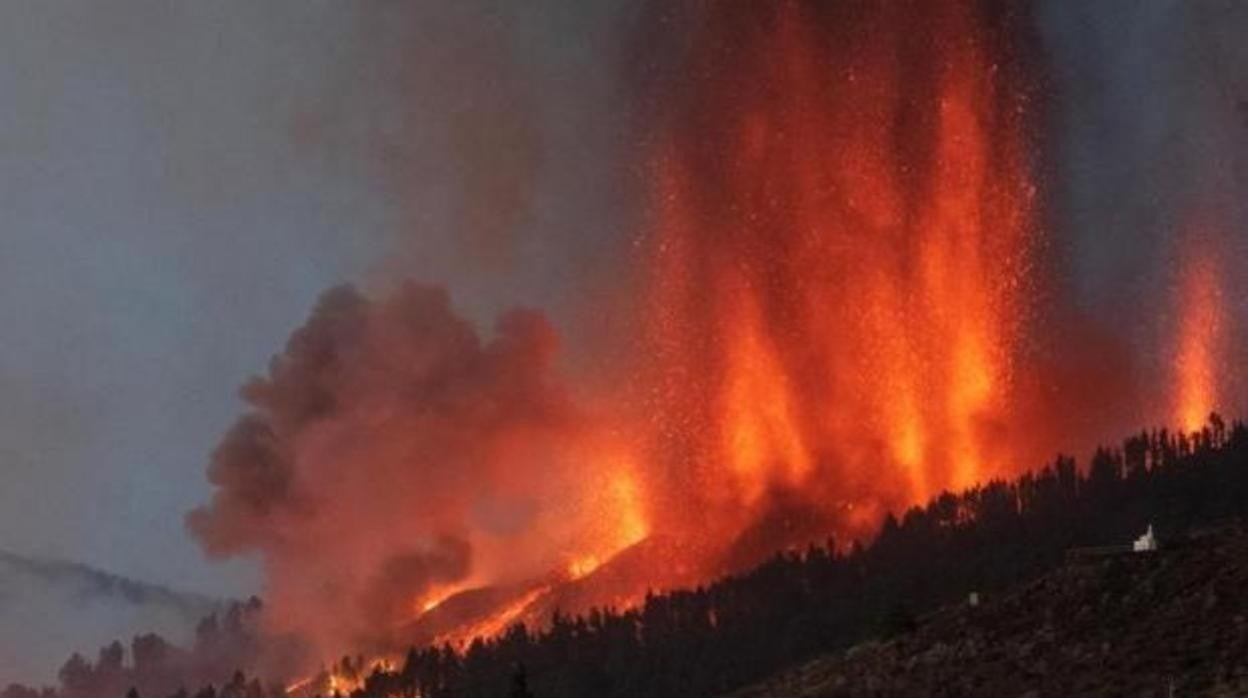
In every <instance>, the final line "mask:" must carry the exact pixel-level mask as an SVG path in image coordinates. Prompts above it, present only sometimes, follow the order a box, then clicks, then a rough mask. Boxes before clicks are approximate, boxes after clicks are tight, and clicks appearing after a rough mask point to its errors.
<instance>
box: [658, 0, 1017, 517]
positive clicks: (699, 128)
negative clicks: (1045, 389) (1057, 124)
mask: <svg viewBox="0 0 1248 698" xmlns="http://www.w3.org/2000/svg"><path fill="white" fill-rule="evenodd" d="M710 7H711V8H712V9H709V10H708V11H707V14H708V15H709V16H708V17H706V18H705V19H706V21H705V22H704V25H703V26H702V28H701V29H700V34H699V35H698V37H695V38H694V39H692V40H691V41H693V44H692V48H691V49H690V56H691V58H690V59H689V60H690V63H691V65H690V66H689V70H690V72H691V73H694V74H696V76H697V77H695V78H691V79H690V82H691V83H692V84H686V83H681V84H680V88H681V91H680V92H679V93H678V94H674V95H673V96H672V100H673V101H674V102H677V103H680V104H682V105H685V110H684V111H680V110H676V112H675V113H673V114H670V115H669V117H668V120H667V121H666V122H665V131H664V137H663V138H660V139H658V141H657V142H658V143H659V147H658V150H657V152H656V155H655V159H654V171H655V174H654V176H653V178H652V181H653V182H654V183H655V187H656V191H655V196H654V201H655V204H656V205H655V207H654V223H653V231H652V234H651V237H650V245H649V248H648V249H649V250H650V253H651V260H652V261H651V264H650V268H651V269H653V276H652V278H651V282H650V284H649V286H648V288H649V299H648V305H649V308H650V309H651V310H650V315H649V320H650V322H649V328H650V339H651V361H652V364H653V365H652V367H651V374H650V376H651V378H652V381H651V383H649V384H648V385H649V392H648V393H647V395H646V404H647V409H648V411H649V413H650V423H651V425H652V428H651V429H650V441H651V444H652V446H653V452H652V457H653V458H654V459H655V460H656V461H659V462H661V463H664V464H666V470H662V471H661V472H660V473H659V474H658V475H657V476H656V477H657V478H659V481H660V482H663V483H664V485H663V487H664V488H665V489H675V490H679V491H681V492H684V493H687V494H691V498H690V499H682V500H681V501H695V502H699V504H698V505H694V506H693V507H692V508H693V509H695V510H696V511H694V512H675V513H674V514H672V515H671V516H668V517H667V518H668V519H674V521H668V522H667V523H670V524H672V525H676V526H686V527H688V526H693V527H699V528H700V527H701V526H704V525H705V524H704V522H703V521H704V519H703V518H702V517H707V518H709V520H711V521H714V522H715V528H716V531H715V533H714V535H715V536H719V537H721V540H722V538H723V537H727V536H730V535H731V533H727V532H726V531H732V530H733V529H734V528H735V529H737V530H740V529H741V528H743V527H746V526H749V525H750V522H751V520H752V519H753V518H754V517H755V515H756V514H757V511H758V509H759V508H760V507H765V506H768V504H767V502H768V500H769V497H770V495H771V494H772V493H775V492H777V491H783V492H789V493H799V494H798V495H796V496H799V497H801V498H803V499H805V500H807V503H808V505H813V506H816V507H820V508H822V509H823V510H824V511H826V512H827V513H828V515H829V516H830V517H832V518H834V519H837V520H839V521H840V522H841V525H842V526H843V528H847V529H848V528H854V529H858V528H860V527H861V526H862V521H861V519H862V517H863V516H865V515H866V514H864V513H863V512H872V515H876V516H878V515H881V514H882V512H883V511H886V510H888V509H896V508H899V507H904V506H906V505H909V504H912V503H917V502H920V501H923V500H925V499H926V498H927V497H929V496H931V495H932V494H934V493H937V492H939V491H940V490H942V489H946V488H960V487H965V486H968V485H971V484H974V483H976V482H980V481H982V480H985V479H987V478H989V477H992V476H995V475H1002V474H1005V473H1004V472H1003V470H1004V469H1006V468H1018V467H1025V464H1018V463H1015V462H1014V461H1013V460H1012V459H1010V458H1009V454H1005V453H1003V452H1002V449H1003V446H1002V445H1001V444H1000V443H998V442H999V441H1000V440H999V439H998V440H995V441H994V440H993V439H992V438H991V437H990V432H991V431H992V427H993V426H994V425H996V424H997V423H999V422H1000V421H1001V420H1002V419H1004V418H1005V417H1006V416H1007V415H1006V409H1007V405H1006V397H1007V395H1008V394H1009V391H1010V387H1011V384H1012V381H1013V380H1014V363H1015V361H1016V357H1017V355H1018V353H1019V351H1020V349H1019V344H1020V341H1021V333H1022V331H1023V325H1024V323H1025V321H1026V313H1027V304H1026V302H1025V298H1026V295H1027V294H1028V292H1029V284H1030V269H1029V262H1028V260H1029V259H1030V257H1031V255H1032V246H1033V243H1032V220H1033V218H1034V216H1033V210H1032V198H1033V187H1032V184H1031V176H1030V172H1029V164H1028V147H1027V142H1026V140H1025V138H1024V135H1023V134H1024V132H1025V131H1024V124H1023V123H1022V122H1023V120H1024V118H1025V117H1024V116H1023V112H1024V110H1023V104H1024V102H1023V99H1022V97H1021V96H1020V95H1021V91H1020V90H1019V86H1018V85H1017V84H1016V83H1015V82H1014V81H1015V80H1017V79H1019V78H1018V75H1017V74H1012V73H1010V72H1009V71H1008V70H1006V69H1004V68H1003V67H1002V66H1001V65H1000V63H999V60H998V59H996V58H994V57H993V56H992V55H991V51H990V47H989V46H990V39H989V37H988V35H987V34H986V30H984V29H983V26H982V25H981V23H980V21H979V20H978V19H977V18H976V17H974V16H973V15H972V12H973V10H971V9H970V8H969V7H968V6H966V5H964V4H963V3H918V4H915V5H913V6H911V5H906V4H904V3H896V4H888V3H884V4H880V5H879V6H873V8H874V9H872V10H869V11H865V10H864V11H860V12H857V13H856V14H855V15H854V16H853V17H852V21H849V20H848V19H846V18H842V20H845V21H842V20H838V19H836V18H832V19H827V18H826V17H824V16H822V15H820V14H819V13H817V12H815V11H814V10H813V9H810V8H809V7H808V6H807V5H806V4H804V3H796V2H785V3H777V4H775V5H771V4H767V5H766V6H765V7H763V6H758V7H756V8H755V9H752V10H750V11H741V10H739V9H736V10H733V9H724V8H726V7H727V5H723V6H715V5H711V6H710ZM716 7H719V8H720V9H714V8H716ZM905 8H910V9H909V10H907V9H905ZM911 10H913V11H911ZM846 12H849V10H846ZM747 20H748V21H747ZM821 22H822V24H821ZM841 24H847V25H849V26H850V27H851V28H850V29H843V28H842V27H841ZM816 29H817V30H818V31H815V30H816ZM905 29H913V30H915V31H916V32H917V34H915V33H912V32H910V31H904V30H905ZM720 33H722V36H721V35H720ZM914 35H923V36H927V37H931V38H930V40H925V41H924V42H919V45H910V44H908V43H907V42H911V44H912V43H913V42H912V40H911V39H908V38H907V37H910V36H914ZM699 37H700V40H701V41H702V42H704V43H699ZM728 37H730V38H728ZM725 47H728V48H725ZM917 84H921V85H923V89H922V91H921V92H918V91H916V90H915V89H913V86H914V85H917ZM907 86H910V87H907ZM690 490H692V492H690ZM790 499H791V496H790ZM847 503H848V506H847ZM685 514H692V516H685Z"/></svg>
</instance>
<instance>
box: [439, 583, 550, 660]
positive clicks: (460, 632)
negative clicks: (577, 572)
mask: <svg viewBox="0 0 1248 698" xmlns="http://www.w3.org/2000/svg"><path fill="white" fill-rule="evenodd" d="M550 590H551V586H550V585H543V586H539V587H537V588H534V589H532V590H530V591H528V592H526V593H524V594H523V595H521V596H520V598H518V599H516V600H515V601H513V602H512V603H510V604H508V605H506V606H504V607H503V608H501V609H499V610H498V611H496V612H494V613H493V614H491V615H490V617H488V618H486V619H485V620H482V621H480V622H478V623H474V624H472V625H468V626H465V627H463V628H459V629H457V630H455V631H454V632H453V633H450V634H448V635H445V636H442V637H439V638H437V639H436V640H435V641H434V642H433V643H432V644H433V645H435V646H437V645H442V644H451V645H454V646H457V647H466V646H467V645H469V644H470V643H471V642H472V641H473V640H476V639H481V640H489V639H491V638H494V637H497V636H498V635H500V634H502V633H503V632H504V631H506V630H507V629H508V628H510V627H511V626H513V625H515V624H516V623H520V622H523V621H530V622H531V621H532V620H533V619H530V618H526V617H525V615H526V614H525V612H526V611H529V610H530V608H531V607H532V606H533V604H534V602H535V601H537V600H538V599H539V598H541V597H542V596H543V595H544V594H546V593H548V592H549V591H550Z"/></svg>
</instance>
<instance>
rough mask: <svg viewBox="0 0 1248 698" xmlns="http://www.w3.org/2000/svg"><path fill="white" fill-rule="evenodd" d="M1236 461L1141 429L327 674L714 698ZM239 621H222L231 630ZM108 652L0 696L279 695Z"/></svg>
mask: <svg viewBox="0 0 1248 698" xmlns="http://www.w3.org/2000/svg"><path fill="white" fill-rule="evenodd" d="M1246 461H1248V428H1245V426H1244V425H1243V424H1242V423H1240V422H1236V423H1234V424H1233V425H1231V426H1229V427H1228V426H1227V425H1226V424H1225V423H1224V422H1223V420H1222V419H1221V418H1220V417H1219V416H1218V415H1211V417H1210V420H1209V423H1208V425H1207V426H1206V427H1204V428H1203V429H1201V430H1200V431H1199V432H1195V433H1191V434H1186V433H1175V432H1168V431H1166V430H1153V431H1146V432H1142V433H1140V434H1136V435H1133V436H1131V437H1129V438H1127V439H1125V440H1124V441H1123V442H1122V444H1121V445H1120V446H1118V447H1113V448H1099V449H1097V450H1096V451H1095V453H1094V455H1093V456H1092V458H1091V460H1090V461H1089V462H1088V464H1087V467H1085V468H1080V467H1078V466H1077V465H1076V462H1075V460H1074V459H1073V458H1070V457H1066V456H1059V457H1057V458H1056V459H1055V460H1054V462H1053V463H1051V464H1049V465H1047V466H1046V467H1044V468H1042V469H1040V470H1039V471H1036V472H1033V473H1028V474H1026V475H1023V476H1022V477H1020V478H1017V479H1015V480H1012V481H1004V480H1000V481H992V482H988V483H986V484H983V485H981V486H977V487H974V488H971V489H969V490H966V491H964V492H962V493H960V494H953V493H944V494H942V495H940V496H938V497H936V498H934V499H932V500H931V501H930V502H929V503H927V504H926V505H925V506H922V507H914V508H912V509H910V510H908V511H906V512H904V513H902V514H901V516H900V517H898V516H893V515H889V516H888V517H887V518H886V519H885V521H884V522H883V525H882V527H881V529H880V532H879V534H878V536H877V537H876V539H875V540H874V541H873V542H872V543H871V544H870V545H869V546H862V545H859V544H857V543H853V544H851V545H850V546H848V547H846V546H843V545H840V544H838V542H837V541H834V540H827V541H824V542H822V544H818V545H811V546H810V547H809V548H807V549H805V550H800V551H799V550H789V551H783V552H780V553H777V554H776V555H775V556H774V557H772V558H771V559H769V560H768V561H767V562H765V563H764V564H762V565H760V566H758V567H756V568H755V569H753V570H751V571H749V572H748V573H744V574H739V575H734V576H730V577H725V578H723V579H720V580H718V581H716V582H714V583H712V584H709V585H707V586H702V587H698V588H695V589H685V590H675V591H671V592H667V593H662V594H650V595H648V596H647V597H646V599H645V601H644V602H643V603H642V604H640V605H639V606H638V607H636V608H633V609H626V610H615V609H594V610H591V611H589V612H588V613H585V614H581V615H576V616H567V615H557V616H556V617H554V618H553V620H552V622H551V623H550V625H549V627H546V628H543V629H541V630H533V629H530V628H526V627H524V626H523V625H516V626H514V627H512V628H510V629H509V630H508V631H506V632H505V633H503V634H502V635H501V636H499V637H496V638H493V639H489V640H477V641H474V642H473V643H472V644H471V645H469V646H468V647H466V648H462V649H457V648H454V647H450V646H443V647H423V648H412V649H411V650H410V651H409V652H408V653H407V655H406V657H405V659H404V661H402V662H400V663H399V664H398V665H397V666H395V667H392V668H376V669H372V670H370V669H369V668H368V667H366V666H365V664H364V663H363V662H361V661H359V660H351V659H349V658H345V659H344V662H340V663H339V665H338V666H337V667H336V670H337V671H339V672H343V671H346V672H354V673H356V674H360V676H359V679H360V683H361V684H362V685H361V687H359V688H357V689H355V690H354V691H353V692H352V693H351V695H352V697H353V698H390V697H396V696H402V697H404V698H443V697H450V696H455V697H464V696H468V697H475V696H482V697H484V696H505V695H511V696H516V697H517V698H520V697H525V696H538V697H541V698H562V697H565V696H566V697H572V696H591V695H592V696H640V695H645V696H711V695H717V694H720V693H722V692H725V691H729V690H732V689H734V688H737V687H740V686H743V685H746V684H749V683H752V682H755V681H758V680H761V679H763V678H766V677H767V676H769V675H771V674H773V673H775V672H776V671H777V670H779V669H781V668H783V667H784V666H786V665H789V664H792V663H795V662H800V661H802V660H804V659H807V658H810V657H812V656H814V655H817V654H821V653H825V652H829V651H833V650H837V649H841V648H845V647H848V646H850V645H852V644H854V643H857V642H860V641H862V640H864V639H868V638H872V637H883V636H888V635H891V634H894V633H897V632H905V631H906V630H907V629H908V628H909V627H911V626H912V625H913V623H914V618H915V617H916V616H917V615H918V614H921V613H923V612H925V611H928V610H931V609H933V608H935V607H937V606H939V605H941V604H945V603H949V602H951V601H956V600H959V599H964V598H965V597H966V595H967V594H968V593H969V592H971V591H978V592H980V593H981V594H984V593H989V594H990V593H992V591H993V590H996V589H1000V588H1002V587H1005V586H1007V585H1009V584H1012V583H1015V582H1018V581H1021V580H1024V579H1027V578H1030V577H1033V576H1036V575H1038V574H1040V573H1042V572H1044V571H1046V570H1048V569H1051V568H1053V567H1055V566H1057V565H1059V564H1061V562H1062V559H1063V556H1064V555H1065V553H1066V551H1067V550H1068V549H1070V548H1072V547H1076V546H1086V545H1101V544H1109V543H1123V542H1127V541H1130V540H1131V539H1132V538H1134V537H1136V536H1137V535H1139V534H1140V533H1141V532H1142V531H1143V530H1144V528H1145V527H1146V526H1147V525H1150V524H1151V525H1152V526H1153V528H1154V530H1155V531H1156V532H1157V534H1158V536H1159V537H1160V538H1161V539H1162V540H1163V541H1164V540H1165V538H1166V537H1167V536H1172V535H1177V534H1178V533H1180V532H1183V531H1186V530H1188V529H1190V528H1192V527H1197V526H1201V525H1210V524H1217V523H1219V522H1223V521H1227V520H1232V519H1238V518H1240V517H1242V516H1243V515H1244V514H1245V513H1248V462H1246ZM257 608H258V607H257ZM245 626H246V624H245V623H235V624H234V626H233V627H232V628H231V630H232V631H235V632H243V633H244V635H246V627H245ZM248 637H250V636H249V635H248ZM244 641H245V640H244ZM145 642H148V643H150V642H153V641H151V640H145ZM106 649H107V653H106V652H101V655H100V659H99V660H98V661H97V662H96V663H95V664H94V665H91V664H90V663H88V662H85V661H84V660H82V658H81V657H77V658H75V659H71V660H70V662H68V663H67V664H66V667H65V668H63V669H62V671H61V687H60V688H59V689H58V690H52V689H48V690H47V691H44V692H37V691H31V690H30V689H25V688H21V687H11V688H9V689H8V690H6V691H4V692H3V693H0V698H36V697H38V698H95V697H96V696H105V695H114V696H118V697H120V696H122V695H124V694H125V692H126V690H127V689H128V688H134V689H136V691H135V696H136V697H137V696H138V695H142V696H157V697H158V698H165V697H166V696H170V695H173V696H177V697H178V698H226V697H228V698H262V696H265V695H270V694H275V693H278V692H280V687H268V688H266V687H264V686H263V685H261V684H260V683H259V682H257V681H254V680H252V681H248V680H247V679H246V678H245V676H244V675H242V674H241V673H239V674H233V675H232V676H233V678H229V677H230V676H231V674H230V673H227V671H226V669H225V667H223V666H216V667H214V669H215V670H216V671H218V672H219V673H218V678H216V679H215V680H216V681H217V682H218V683H216V684H215V685H214V686H207V685H205V684H206V683H207V682H206V681H205V682H204V683H199V684H192V683H191V682H190V681H188V680H186V679H183V680H182V681H183V682H182V683H180V684H178V686H179V687H180V686H186V685H196V686H200V687H201V688H199V689H198V691H197V692H195V693H192V694H190V695H188V694H187V693H186V692H185V691H181V692H176V691H175V692H172V693H171V692H169V684H168V683H163V684H162V683H158V682H152V681H148V680H145V679H144V677H145V675H146V674H145V673H144V672H145V671H146V672H147V674H151V673H152V671H153V660H152V656H153V654H154V653H153V652H152V651H150V648H149V649H145V650H144V651H143V653H142V654H141V653H140V647H139V639H136V640H135V645H134V647H133V652H132V655H133V665H132V666H129V667H126V666H123V665H122V661H121V659H122V658H121V652H120V650H121V645H120V644H116V645H115V646H110V648H106ZM141 657H143V658H141ZM239 666H242V665H241V664H240V665H239ZM230 671H232V668H231V669H230ZM370 672H371V673H370ZM363 674H368V675H367V676H363ZM101 675H106V676H108V677H110V678H108V680H107V681H105V682H104V686H105V687H106V688H107V690H106V691H89V692H83V690H84V686H85V685H86V684H89V683H90V681H87V680H86V679H85V678H83V677H86V676H90V677H93V680H96V681H98V680H99V678H98V677H99V676H101ZM203 675H204V674H202V673H197V674H196V675H195V676H196V677H200V676H203ZM222 677H224V678H222Z"/></svg>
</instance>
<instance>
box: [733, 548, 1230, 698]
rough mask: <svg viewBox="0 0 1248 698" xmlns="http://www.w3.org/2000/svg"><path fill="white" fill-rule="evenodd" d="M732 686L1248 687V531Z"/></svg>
mask: <svg viewBox="0 0 1248 698" xmlns="http://www.w3.org/2000/svg"><path fill="white" fill-rule="evenodd" d="M731 695H732V696H733V698H756V697H761V696H794V697H796V696H902V695H905V696H911V695H930V696H1112V695H1122V696H1170V695H1174V696H1190V695H1209V696H1243V695H1248V535H1246V534H1245V533H1244V532H1243V530H1242V529H1240V528H1239V527H1226V528H1223V529H1219V530H1216V531H1211V532H1205V533H1203V534H1197V535H1194V536H1191V537H1188V538H1185V539H1182V540H1179V541H1175V542H1173V543H1171V544H1170V545H1169V546H1163V547H1162V549H1161V550H1159V551H1157V552H1152V553H1129V552H1128V553H1124V554H1119V555H1113V556H1108V557H1093V558H1088V559H1082V560H1078V561H1072V562H1071V563H1069V564H1067V565H1066V566H1064V567H1062V568H1060V569H1058V570H1056V571H1054V572H1052V573H1049V574H1047V575H1044V576H1043V577H1040V578H1039V579H1037V580H1035V581H1033V582H1030V583H1027V584H1023V585H1020V586H1016V587H1013V588H1011V589H1010V590H1008V591H1007V592H1005V593H1002V594H1000V595H996V596H989V597H988V598H984V599H981V603H980V604H979V605H978V606H977V607H971V606H970V604H969V602H963V603H961V604H957V605H952V606H947V607H944V608H942V609H940V610H938V611H936V612H934V613H932V614H930V615H927V616H925V617H923V618H921V619H920V620H919V621H918V623H917V628H916V629H914V630H913V631H910V632H905V633H903V634H901V635H899V636H897V637H895V638H893V639H892V640H889V641H882V642H868V643H864V644H860V645H857V646H855V647H853V648H851V649H849V650H848V651H845V652H841V653H837V654H832V655H828V656H825V657H821V658H819V659H815V660H813V661H811V662H809V663H807V664H804V665H803V666H801V667H799V668H796V669H793V670H789V671H785V672H783V673H781V674H779V675H777V676H776V677H774V678H772V679H770V680H768V681H766V682H763V683H760V684H757V685H755V686H752V687H750V688H747V689H744V690H741V691H737V692H735V693H732V694H731Z"/></svg>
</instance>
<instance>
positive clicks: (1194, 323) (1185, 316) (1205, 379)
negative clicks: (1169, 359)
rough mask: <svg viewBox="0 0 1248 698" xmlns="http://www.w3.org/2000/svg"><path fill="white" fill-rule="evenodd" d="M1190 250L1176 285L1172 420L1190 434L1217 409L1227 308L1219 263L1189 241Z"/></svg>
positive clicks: (1200, 426)
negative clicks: (1219, 367)
mask: <svg viewBox="0 0 1248 698" xmlns="http://www.w3.org/2000/svg"><path fill="white" fill-rule="evenodd" d="M1188 247H1189V248H1194V249H1193V250H1192V252H1191V253H1189V254H1187V255H1186V256H1185V257H1184V259H1183V261H1182V268H1181V269H1180V278H1179V284H1178V312H1179V318H1178V325H1179V330H1178V337H1177V342H1176V344H1177V346H1176V351H1175V357H1174V373H1175V380H1176V383H1177V389H1176V391H1175V395H1176V404H1175V406H1174V410H1175V414H1174V419H1175V420H1176V421H1177V423H1178V425H1179V426H1180V427H1181V428H1182V429H1183V430H1184V431H1187V432H1193V431H1199V430H1200V429H1201V428H1202V427H1204V426H1205V425H1206V424H1207V422H1208V419H1209V415H1210V413H1212V412H1213V411H1214V410H1216V409H1217V407H1218V397H1219V396H1218V393H1217V384H1218V382H1217V375H1216V374H1217V366H1218V362H1219V361H1220V358H1221V355H1222V350H1223V347H1222V344H1223V342H1222V334H1223V326H1224V324H1225V315H1226V309H1225V307H1224V306H1225V302H1224V298H1223V292H1222V282H1221V275H1220V273H1219V269H1218V262H1217V259H1216V257H1215V255H1214V254H1213V253H1212V251H1211V250H1210V249H1209V245H1206V244H1201V243H1199V242H1197V241H1191V242H1190V244H1189V245H1188Z"/></svg>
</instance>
